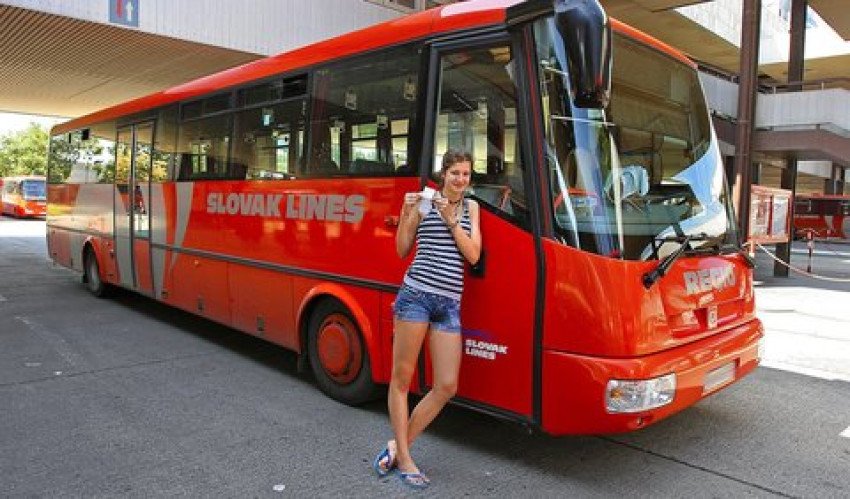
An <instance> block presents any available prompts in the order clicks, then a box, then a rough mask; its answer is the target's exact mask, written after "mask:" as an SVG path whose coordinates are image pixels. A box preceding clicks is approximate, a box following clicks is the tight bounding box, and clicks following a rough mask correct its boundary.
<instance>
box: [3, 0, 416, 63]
mask: <svg viewBox="0 0 850 499" xmlns="http://www.w3.org/2000/svg"><path fill="white" fill-rule="evenodd" d="M123 1H125V2H126V1H127V0H123ZM130 1H132V2H134V5H136V6H137V7H135V10H136V12H137V13H138V25H139V26H138V28H127V29H139V30H141V31H145V32H149V33H154V34H158V35H163V36H168V37H172V38H179V39H183V40H190V41H194V42H199V43H204V44H207V45H216V46H220V47H226V48H230V49H235V50H241V51H245V52H253V53H257V54H263V55H271V54H277V53H279V52H283V51H286V50H291V49H294V48H296V47H300V46H302V45H307V44H310V43H313V42H316V41H319V40H323V39H325V38H329V37H332V36H336V35H339V34H342V33H347V32H349V31H353V30H357V29H360V28H364V27H366V26H369V25H372V24H376V23H379V22H382V21H387V20H390V19H393V18H396V17H398V16H401V15H403V12H400V11H399V10H397V9H393V8H390V7H387V6H384V5H381V4H376V3H372V2H367V1H364V0H250V1H242V0H130ZM0 3H4V4H8V5H13V6H16V7H22V8H26V9H31V10H38V11H42V12H48V13H51V14H58V15H62V16H67V17H73V18H76V19H82V20H86V21H93V22H98V23H103V24H112V23H110V17H109V14H110V12H109V8H110V2H109V0H0Z"/></svg>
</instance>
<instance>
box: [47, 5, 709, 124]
mask: <svg viewBox="0 0 850 499" xmlns="http://www.w3.org/2000/svg"><path fill="white" fill-rule="evenodd" d="M520 1H522V0H470V1H468V2H460V3H454V4H449V5H444V6H441V7H437V8H433V9H429V10H426V11H423V12H418V13H415V14H411V15H408V16H405V17H401V18H398V19H394V20H391V21H387V22H384V23H380V24H376V25H374V26H370V27H367V28H364V29H361V30H358V31H353V32H351V33H347V34H344V35H341V36H338V37H335V38H330V39H328V40H324V41H321V42H317V43H314V44H312V45H307V46H304V47H301V48H298V49H295V50H292V51H289V52H284V53H281V54H278V55H274V56H270V57H266V58H263V59H258V60H256V61H252V62H249V63H246V64H243V65H241V66H236V67H233V68H230V69H226V70H224V71H221V72H218V73H214V74H211V75H208V76H203V77H201V78H198V79H196V80H193V81H190V82H187V83H183V84H181V85H178V86H176V87H173V88H170V89H167V90H163V91H161V92H157V93H154V94H150V95H146V96H144V97H140V98H137V99H134V100H131V101H127V102H124V103H121V104H116V105H115V106H112V107H108V108H106V109H102V110H100V111H95V112H94V113H91V114H88V115H85V116H81V117H79V118H75V119H72V120H70V121H66V122H64V123H60V124H58V125H56V126H54V127H53V128H52V130H51V135H55V134H59V133H67V132H71V131H74V130H78V129H81V128H85V127H87V126H90V125H92V124H95V123H99V122H101V121H107V120H111V119H115V118H118V117H121V116H126V115H130V114H134V113H138V112H142V111H146V110H148V109H153V108H156V107H160V106H164V105H167V104H172V103H174V102H179V101H183V100H189V99H192V98H194V97H200V96H202V95H207V94H210V93H214V92H216V91H219V90H223V89H225V88H229V87H233V86H237V85H240V84H244V83H248V82H251V81H254V80H259V79H263V78H266V77H270V76H274V75H276V74H280V73H286V72H288V71H292V70H296V69H298V68H307V67H310V66H312V65H315V64H318V63H322V62H325V61H328V60H333V59H335V58H340V57H345V56H349V55H354V54H357V53H360V52H366V51H369V50H373V49H377V48H380V47H385V46H391V45H394V44H399V43H404V42H407V41H413V40H416V39H421V38H425V37H427V36H429V35H434V34H439V33H445V32H450V31H456V30H462V29H470V28H478V27H485V26H490V25H497V24H500V23H504V22H505V16H506V9H507V8H508V7H511V6H513V5H516V4H518V3H520ZM611 26H612V28H613V29H614V31H616V32H619V33H622V34H624V35H626V36H628V37H630V38H634V39H637V40H639V41H641V42H643V43H646V44H648V45H650V46H652V47H655V48H656V49H658V50H660V51H662V52H665V53H666V54H668V55H670V56H672V57H674V58H675V59H678V60H680V61H682V62H684V63H686V64H688V65H690V66H692V67H695V65H694V63H693V62H692V61H690V59H688V58H687V57H686V56H685V55H684V54H683V53H682V52H680V51H678V50H676V49H674V48H672V47H670V46H669V45H667V44H664V43H663V42H661V41H659V40H657V39H655V38H652V37H650V36H649V35H647V34H645V33H643V32H641V31H638V30H636V29H634V28H632V27H630V26H628V25H626V24H624V23H622V22H619V21H617V20H615V19H613V18H612V19H611Z"/></svg>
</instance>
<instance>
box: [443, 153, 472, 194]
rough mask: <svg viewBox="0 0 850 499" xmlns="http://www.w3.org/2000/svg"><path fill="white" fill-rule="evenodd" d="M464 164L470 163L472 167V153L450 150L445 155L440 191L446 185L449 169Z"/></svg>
mask: <svg viewBox="0 0 850 499" xmlns="http://www.w3.org/2000/svg"><path fill="white" fill-rule="evenodd" d="M463 162H469V165H470V166H472V153H469V152H466V151H461V150H459V149H449V150H448V151H446V153H445V154H443V164H442V165H441V166H440V182H439V185H440V189H442V188H443V185H444V184H445V183H446V172H447V171H448V169H449V168H451V167H452V166H454V165H455V164H457V163H463Z"/></svg>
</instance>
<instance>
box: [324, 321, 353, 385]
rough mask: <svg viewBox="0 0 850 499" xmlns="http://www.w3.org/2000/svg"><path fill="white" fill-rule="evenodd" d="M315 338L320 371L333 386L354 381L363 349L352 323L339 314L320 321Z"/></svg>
mask: <svg viewBox="0 0 850 499" xmlns="http://www.w3.org/2000/svg"><path fill="white" fill-rule="evenodd" d="M317 336H318V337H317V340H316V347H317V348H316V349H317V353H318V354H319V362H320V363H321V364H322V370H324V371H325V373H326V374H327V375H328V376H329V377H330V378H331V379H333V380H334V381H336V382H337V383H340V384H347V383H351V382H352V381H354V378H356V377H357V374H358V373H359V372H360V367H361V366H362V365H363V346H362V345H361V343H360V335H358V334H357V328H356V327H355V326H354V323H353V322H351V320H349V319H348V317H346V316H344V315H342V314H331V315H329V316H327V317H325V320H323V321H322V325H321V326H319V333H318V335H317Z"/></svg>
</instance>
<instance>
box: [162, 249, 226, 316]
mask: <svg viewBox="0 0 850 499" xmlns="http://www.w3.org/2000/svg"><path fill="white" fill-rule="evenodd" d="M174 260H175V263H174V265H173V266H172V267H171V273H170V276H169V279H168V281H169V282H170V285H171V288H170V290H169V299H168V303H170V304H172V305H174V306H177V307H180V308H182V309H184V310H187V311H189V312H193V313H196V314H198V315H200V316H202V317H206V318H208V319H210V320H213V321H216V322H221V323H224V324H231V322H230V320H231V314H230V297H229V293H228V285H227V272H228V271H227V267H228V265H229V264H228V263H227V262H223V261H220V260H213V259H210V258H203V257H199V256H195V255H187V254H185V253H180V254H177V256H176V258H175V259H174Z"/></svg>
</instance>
